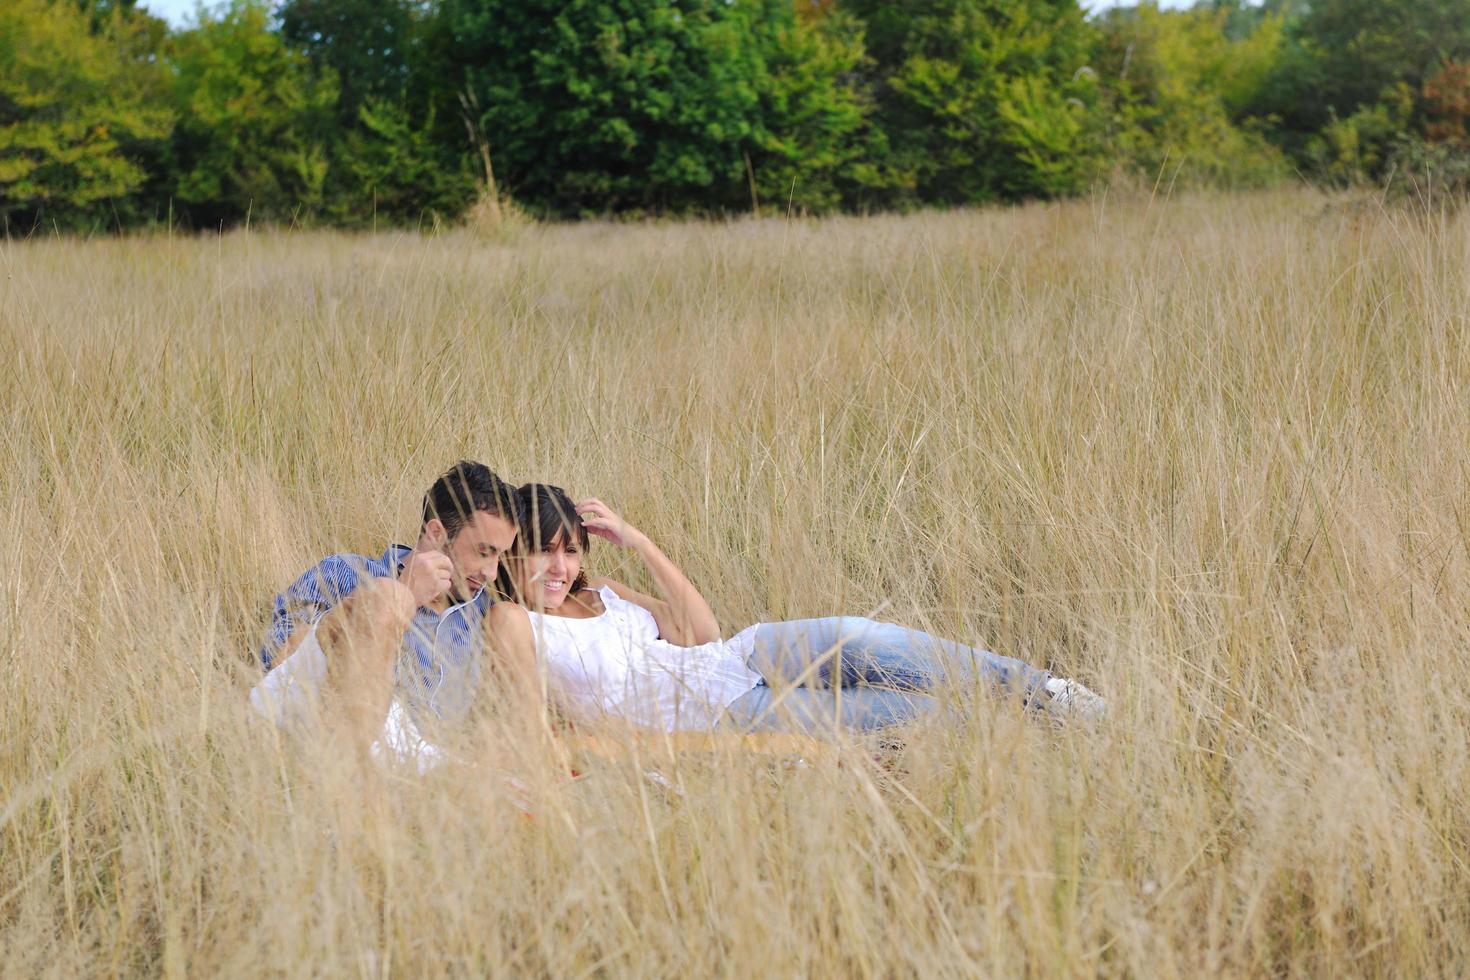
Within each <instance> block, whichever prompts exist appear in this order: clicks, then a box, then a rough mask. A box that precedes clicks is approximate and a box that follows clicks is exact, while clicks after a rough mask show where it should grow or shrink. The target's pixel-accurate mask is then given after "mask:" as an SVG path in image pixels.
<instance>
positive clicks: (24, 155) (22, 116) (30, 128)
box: [0, 0, 171, 228]
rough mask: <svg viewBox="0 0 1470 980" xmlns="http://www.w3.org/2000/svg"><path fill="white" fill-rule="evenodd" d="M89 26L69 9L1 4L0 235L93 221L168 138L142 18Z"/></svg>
mask: <svg viewBox="0 0 1470 980" xmlns="http://www.w3.org/2000/svg"><path fill="white" fill-rule="evenodd" d="M99 18H100V19H99V23H98V25H97V29H96V30H95V31H94V29H93V23H92V20H91V18H89V17H88V16H87V15H86V14H85V13H84V12H83V11H81V10H80V9H78V8H77V7H76V6H73V5H71V4H64V3H49V2H46V0H6V2H5V3H4V4H0V219H3V221H4V223H5V226H6V227H7V228H12V227H17V226H18V227H22V228H23V227H27V226H33V225H34V224H36V223H37V222H38V221H43V220H44V221H47V222H48V223H49V222H50V221H55V222H57V223H58V225H65V226H67V227H72V226H75V225H78V224H82V223H87V222H88V221H89V220H94V219H95V217H96V216H97V214H98V206H99V205H103V204H104V203H106V202H115V200H116V199H119V198H123V197H125V196H126V195H128V194H130V193H131V192H133V191H135V190H137V189H138V188H140V187H141V186H143V184H144V183H145V181H146V179H147V173H146V171H145V170H144V166H143V163H142V161H143V158H145V157H146V156H147V154H148V153H149V151H150V149H153V148H155V147H156V145H157V144H158V143H159V142H160V141H161V140H163V139H164V138H165V137H166V136H167V135H168V132H169V126H170V122H171V120H170V115H169V112H168V109H167V107H166V105H164V104H163V102H162V100H161V92H160V78H159V76H158V72H157V69H156V66H155V65H154V64H153V63H152V62H151V61H150V60H149V59H147V58H146V57H143V56H140V48H142V47H143V44H144V41H146V39H147V37H148V36H149V31H150V27H149V25H148V24H147V23H146V22H145V21H146V19H145V18H142V17H139V18H136V19H133V18H124V17H123V16H122V14H121V12H117V13H107V14H106V15H105V17H101V16H100V15H99Z"/></svg>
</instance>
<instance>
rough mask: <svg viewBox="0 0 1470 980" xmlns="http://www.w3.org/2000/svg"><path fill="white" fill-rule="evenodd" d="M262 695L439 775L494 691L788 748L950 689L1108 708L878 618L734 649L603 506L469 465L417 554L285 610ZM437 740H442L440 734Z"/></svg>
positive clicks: (1015, 665) (376, 566) (821, 623)
mask: <svg viewBox="0 0 1470 980" xmlns="http://www.w3.org/2000/svg"><path fill="white" fill-rule="evenodd" d="M594 537H595V538H600V539H602V540H603V541H606V542H608V543H609V544H611V545H612V546H614V547H619V548H627V549H630V550H631V551H633V552H634V553H635V554H636V555H637V556H638V557H639V559H641V560H642V562H643V563H644V565H645V566H646V568H647V569H648V573H649V577H650V578H651V579H652V581H653V584H654V589H655V591H656V592H657V595H645V594H643V593H641V592H638V591H635V590H633V589H631V588H629V587H627V586H626V585H623V584H621V583H619V582H614V581H611V580H608V579H602V578H596V577H591V576H589V574H588V571H587V559H588V550H589V545H590V543H591V540H592V539H593V538H594ZM260 656H261V661H262V664H263V666H264V667H265V668H266V671H267V673H266V675H265V677H264V678H263V679H262V680H261V682H260V683H259V684H257V685H256V687H255V688H254V690H252V692H251V701H252V704H253V705H254V706H255V708H256V709H257V710H258V711H260V712H261V713H262V714H264V715H266V716H267V717H269V718H272V719H274V720H275V721H277V722H278V723H281V724H294V723H298V722H299V721H300V720H302V719H303V718H305V717H306V716H307V715H308V714H310V713H312V712H314V711H315V710H316V709H318V708H320V706H321V705H322V704H323V703H327V704H329V705H331V707H332V710H333V718H332V720H331V724H333V725H334V726H336V727H337V728H339V729H341V730H342V731H343V732H344V733H346V734H347V735H348V736H349V737H350V738H352V739H354V740H356V741H357V742H358V744H362V745H369V744H370V745H372V746H373V749H374V751H375V752H377V753H384V752H386V753H389V754H392V755H395V756H398V757H401V758H411V759H413V760H414V761H416V762H418V763H419V764H420V765H421V766H422V765H425V764H430V763H432V761H433V760H434V758H435V757H436V756H437V751H438V750H437V749H436V748H435V747H434V746H433V745H431V744H430V743H429V742H427V741H425V740H424V738H423V736H422V735H421V734H420V732H421V731H422V730H428V731H433V730H440V731H442V730H445V726H453V725H455V724H457V723H460V722H463V721H464V720H465V719H466V718H467V717H468V716H469V714H470V712H471V709H472V707H473V706H474V704H475V702H476V699H477V698H481V699H483V698H485V697H487V696H489V694H490V693H491V692H492V691H493V694H494V696H495V697H496V698H497V699H499V700H500V701H501V702H503V703H505V702H508V703H509V704H510V705H512V707H511V713H512V714H514V713H516V712H519V713H521V714H522V715H523V716H524V717H525V718H526V719H527V724H535V722H534V721H532V720H530V719H534V718H544V717H545V711H544V710H543V709H544V708H545V707H546V706H547V705H548V704H549V705H550V706H551V707H552V708H553V709H554V711H555V712H556V714H558V715H559V716H560V717H561V718H563V719H565V720H566V721H568V722H570V723H571V724H572V725H574V726H576V727H578V728H579V729H587V730H592V731H595V730H596V729H597V727H598V726H600V725H605V724H608V723H614V724H616V725H619V726H623V727H631V728H633V729H635V730H647V731H655V732H664V733H680V732H710V731H712V730H714V729H716V728H719V729H722V730H733V731H736V732H746V733H754V732H793V733H799V734H803V735H821V734H822V733H824V732H831V731H834V730H835V729H837V728H845V729H850V730H866V729H875V728H882V727H886V726H890V725H896V724H899V723H902V722H904V721H908V720H911V719H914V718H916V717H918V716H919V715H922V714H925V713H928V712H932V711H934V710H936V708H937V707H938V701H937V700H936V698H935V696H934V694H933V688H934V687H935V685H936V684H938V683H941V682H950V683H960V684H966V683H968V684H981V685H984V686H985V687H986V688H987V689H989V690H993V691H995V692H997V693H1005V694H1010V695H1013V696H1016V697H1019V698H1022V699H1023V700H1024V702H1025V703H1026V704H1027V705H1028V706H1031V707H1034V708H1036V709H1038V710H1043V711H1046V712H1048V713H1050V714H1053V715H1061V716H1067V715H1077V716H1081V717H1084V718H1088V719H1092V718H1096V717H1098V716H1099V715H1100V714H1101V713H1102V711H1103V707H1104V704H1103V700H1102V699H1101V698H1099V697H1098V696H1097V695H1095V694H1093V693H1092V692H1091V691H1088V690H1087V689H1086V688H1084V687H1083V686H1082V685H1080V684H1078V683H1076V682H1074V681H1070V680H1066V679H1064V678H1060V677H1054V676H1052V675H1051V674H1050V673H1048V672H1047V671H1044V670H1040V669H1038V668H1035V667H1032V666H1030V665H1028V664H1025V663H1023V662H1021V661H1019V660H1015V659H1012V658H1009V657H1002V656H999V655H997V654H994V653H990V652H988V651H985V650H981V649H977V648H974V647H969V646H965V645H963V644H960V643H956V642H954V641H951V640H944V639H940V638H938V637H935V636H932V635H930V634H928V633H923V632H920V631H918V630H913V629H907V628H905V627H902V626H896V625H893V624H890V623H880V622H875V621H873V620H871V619H864V618H856V617H850V616H837V617H830V618H825V619H806V620H795V621H790V622H781V623H759V624H757V625H755V626H751V627H748V628H746V629H744V630H741V631H739V632H737V633H734V634H733V635H727V634H726V633H725V632H723V631H722V630H721V629H720V625H719V623H718V622H717V621H716V619H715V616H714V613H713V612H712V611H711V610H710V607H709V603H707V602H706V601H705V599H704V597H703V596H702V595H701V594H700V592H699V590H698V589H697V588H695V586H694V585H693V584H692V583H691V582H690V581H689V579H688V578H687V577H685V575H684V573H683V572H681V571H680V570H679V568H678V567H677V566H676V565H675V564H674V563H673V562H672V561H670V560H669V558H668V556H666V555H665V554H664V553H663V551H661V550H660V549H659V548H658V546H657V545H655V544H654V543H653V542H652V541H651V540H649V538H648V536H647V535H646V534H643V533H642V532H641V531H639V530H638V529H637V528H635V527H633V526H631V525H630V524H628V522H627V521H625V520H623V519H622V518H621V517H620V516H619V515H618V514H617V513H616V512H614V511H613V510H612V508H610V507H608V506H607V505H606V504H605V503H603V502H602V501H601V500H597V499H595V498H590V499H586V500H582V501H577V502H574V501H573V500H572V499H570V498H569V497H568V496H567V495H566V494H565V493H564V492H563V491H562V490H561V489H560V488H558V487H554V486H550V485H547V484H540V483H529V484H526V485H525V486H522V487H519V488H513V487H510V486H509V485H507V484H506V483H504V482H503V481H502V480H500V479H499V478H498V477H497V476H496V475H495V474H494V473H492V472H491V471H490V469H489V468H488V467H486V466H484V465H483V464H480V463H474V462H469V461H462V462H460V463H457V464H456V465H455V466H454V467H453V468H452V469H450V471H449V472H447V473H445V474H444V475H443V476H441V477H439V479H438V480H436V481H435V482H434V485H433V486H432V487H430V489H429V492H428V493H427V494H426V495H425V497H424V504H423V525H422V527H421V529H420V533H419V539H418V542H417V544H416V545H415V546H414V547H413V548H408V547H405V546H402V545H390V546H389V547H388V549H387V550H386V551H385V552H384V553H383V555H382V557H380V558H372V557H367V556H362V555H345V554H343V555H333V556H331V557H329V558H326V559H325V560H323V561H321V562H319V563H318V564H317V565H316V566H314V567H313V568H311V569H310V570H308V571H307V572H306V573H305V574H303V575H302V576H301V577H300V578H298V579H297V580H296V581H295V582H293V583H292V584H291V585H290V586H289V587H288V588H287V589H286V590H285V591H284V592H282V593H281V594H280V595H278V596H277V597H276V598H275V603H274V608H273V616H272V622H271V627H270V631H269V634H268V636H267V638H266V641H265V643H264V645H263V646H262V648H261V651H260ZM426 726H427V727H426Z"/></svg>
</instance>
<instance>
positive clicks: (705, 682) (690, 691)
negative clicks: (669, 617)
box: [531, 586, 761, 732]
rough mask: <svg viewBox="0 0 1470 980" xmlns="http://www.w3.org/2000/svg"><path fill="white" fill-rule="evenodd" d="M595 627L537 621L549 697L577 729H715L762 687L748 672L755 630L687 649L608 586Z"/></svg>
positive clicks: (534, 617)
mask: <svg viewBox="0 0 1470 980" xmlns="http://www.w3.org/2000/svg"><path fill="white" fill-rule="evenodd" d="M597 592H598V594H599V595H600V596H602V603H603V605H604V606H605V607H606V611H605V612H603V613H602V615H600V616H594V617H592V618H591V619H568V618H566V617H563V616H545V615H542V614H540V613H536V612H532V613H531V627H532V629H533V630H534V631H535V633H536V648H537V650H539V651H540V653H541V656H542V658H543V659H544V661H545V663H546V671H547V679H548V683H549V686H550V688H551V695H552V696H553V697H554V698H555V699H556V701H557V703H558V704H559V705H560V706H561V707H562V708H563V709H565V710H566V711H568V712H569V713H570V714H571V716H572V721H574V722H577V721H583V722H587V721H597V720H601V719H605V718H616V719H619V720H621V721H626V722H628V723H630V724H633V725H637V726H638V727H640V728H651V729H656V730H659V731H666V732H673V731H701V730H708V729H709V728H711V727H713V726H714V724H715V722H716V721H718V720H719V717H720V713H721V712H722V711H724V710H725V706H726V705H728V704H729V703H730V702H732V701H734V700H735V699H736V698H738V697H740V696H741V695H742V694H745V693H746V692H747V691H749V690H751V688H753V687H755V686H756V685H757V684H759V683H760V681H761V675H760V674H757V673H756V672H755V671H753V670H751V669H750V668H749V667H747V666H746V665H745V661H746V659H747V657H749V655H750V653H751V651H752V649H753V648H754V643H755V637H754V633H755V629H756V627H754V626H752V627H750V628H749V629H747V630H744V631H743V632H741V633H739V634H737V635H736V636H733V637H731V638H730V639H728V640H715V641H714V642H712V643H704V644H701V645H699V646H693V647H681V646H677V645H675V644H673V643H670V642H669V641H667V640H664V639H662V638H660V637H659V635H658V624H657V623H656V622H655V621H654V619H653V615H652V614H651V613H650V612H649V611H648V610H646V609H644V608H643V607H642V606H640V605H638V604H637V603H633V602H628V601H627V600H625V599H623V598H622V597H620V596H619V595H618V594H617V593H616V592H614V591H613V590H612V589H610V588H608V587H607V586H603V587H602V588H600V589H598V590H597Z"/></svg>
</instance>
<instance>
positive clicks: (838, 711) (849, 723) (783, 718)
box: [720, 684, 939, 736]
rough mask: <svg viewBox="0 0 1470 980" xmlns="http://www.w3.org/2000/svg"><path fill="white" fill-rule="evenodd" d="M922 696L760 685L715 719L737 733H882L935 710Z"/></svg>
mask: <svg viewBox="0 0 1470 980" xmlns="http://www.w3.org/2000/svg"><path fill="white" fill-rule="evenodd" d="M938 706H939V702H937V701H936V700H935V699H934V698H932V697H930V696H928V695H927V694H918V693H915V692H913V691H896V690H893V689H891V688H881V687H852V688H843V689H841V690H818V689H816V688H810V687H786V688H783V689H780V690H777V689H775V688H771V687H767V686H766V685H764V684H762V685H761V686H759V687H756V688H753V689H751V690H750V691H748V692H747V693H745V694H742V695H741V696H740V697H738V698H736V699H735V700H734V701H733V702H731V703H730V704H729V705H728V706H727V707H726V708H725V713H724V714H723V715H722V716H721V717H720V725H721V726H722V727H724V726H730V727H733V728H735V729H736V730H738V731H741V732H747V733H749V732H798V733H800V734H803V735H813V736H821V735H825V734H830V733H831V732H832V730H833V729H834V728H845V729H848V730H851V731H869V730H871V729H874V728H886V727H888V726H889V725H897V724H901V723H903V722H906V721H912V720H913V719H914V718H917V717H919V716H920V715H925V714H929V713H930V712H932V711H934V710H935V709H937V708H938Z"/></svg>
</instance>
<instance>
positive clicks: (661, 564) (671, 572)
mask: <svg viewBox="0 0 1470 980" xmlns="http://www.w3.org/2000/svg"><path fill="white" fill-rule="evenodd" d="M577 513H578V514H586V515H588V516H586V517H583V518H582V526H583V527H585V528H587V533H588V534H595V535H597V536H598V537H599V538H605V539H606V540H608V541H611V542H612V543H613V544H615V545H617V546H618V547H620V548H631V549H632V550H633V551H634V552H635V553H636V554H637V555H638V557H640V558H642V559H643V564H644V565H646V566H648V572H649V574H650V575H651V576H652V577H653V584H654V585H655V586H657V587H658V593H659V595H660V596H662V597H663V598H662V599H653V598H652V597H650V596H643V595H641V594H640V595H638V596H637V597H634V596H632V595H625V596H624V598H625V599H628V600H629V601H630V602H637V603H639V604H640V605H642V606H643V607H644V608H645V609H647V610H648V611H649V612H650V613H652V614H653V619H654V621H655V622H656V623H658V631H659V635H660V636H662V637H663V638H664V639H666V640H668V641H669V642H670V643H677V644H679V645H680V646H697V645H698V644H701V643H709V642H710V641H711V640H718V639H719V638H720V624H719V623H718V622H717V621H716V620H715V614H714V613H713V612H712V611H711V610H710V607H709V603H708V602H705V601H704V596H702V595H700V594H699V590H698V589H696V588H695V587H694V585H693V584H692V583H691V582H690V581H689V579H688V578H686V577H685V576H684V573H683V572H681V571H680V570H679V566H677V565H675V564H674V563H673V562H672V561H670V560H669V556H668V555H665V554H664V553H663V552H662V551H660V550H659V547H658V545H656V544H654V543H653V542H652V541H651V540H650V539H649V537H648V535H646V534H644V533H643V532H642V531H640V530H638V529H637V528H636V527H634V526H633V525H631V524H629V523H628V522H627V521H625V520H623V519H622V518H621V517H619V516H618V515H617V513H616V512H615V511H614V510H613V509H612V508H611V507H609V506H608V505H607V504H605V503H603V502H602V501H600V500H598V499H597V498H596V497H588V498H587V499H586V500H584V501H582V502H581V503H579V504H577ZM614 591H617V590H614ZM620 594H621V593H620ZM645 600H646V601H645Z"/></svg>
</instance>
